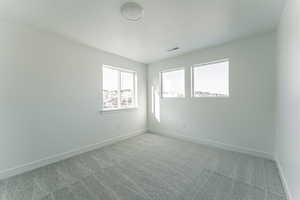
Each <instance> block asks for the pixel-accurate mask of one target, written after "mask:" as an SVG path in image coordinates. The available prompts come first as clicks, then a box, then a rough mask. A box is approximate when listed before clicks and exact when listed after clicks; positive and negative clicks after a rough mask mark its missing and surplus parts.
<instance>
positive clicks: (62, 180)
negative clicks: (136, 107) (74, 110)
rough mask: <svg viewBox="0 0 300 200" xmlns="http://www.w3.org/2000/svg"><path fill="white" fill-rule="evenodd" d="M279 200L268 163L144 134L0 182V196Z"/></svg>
mask: <svg viewBox="0 0 300 200" xmlns="http://www.w3.org/2000/svg"><path fill="white" fill-rule="evenodd" d="M19 199H20V200H29V199H30V200H42V199H43V200H71V199H72V200H151V199H153V200H154V199H155V200H167V199H168V200H284V199H286V198H285V194H284V191H283V187H282V184H281V181H280V177H279V173H278V170H277V168H276V164H275V163H274V162H273V161H270V160H265V159H262V158H257V157H252V156H249V155H244V154H239V153H235V152H229V151H224V150H220V149H214V148H209V147H206V146H202V145H196V144H192V143H188V142H183V141H180V140H176V139H171V138H166V137H162V136H157V135H152V134H145V135H141V136H137V137H134V138H131V139H128V140H126V141H123V142H120V143H117V144H114V145H111V146H107V147H104V148H102V149H99V150H96V151H92V152H89V153H85V154H82V155H80V156H76V157H73V158H71V159H68V160H65V161H62V162H58V163H55V164H52V165H49V166H46V167H43V168H40V169H37V170H34V171H32V172H28V173H25V174H22V175H19V176H16V177H13V178H10V179H7V180H3V181H0V200H19Z"/></svg>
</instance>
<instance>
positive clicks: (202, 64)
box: [191, 58, 230, 99]
mask: <svg viewBox="0 0 300 200" xmlns="http://www.w3.org/2000/svg"><path fill="white" fill-rule="evenodd" d="M223 62H228V95H226V96H200V97H197V96H195V95H194V79H195V77H194V68H196V67H201V66H206V65H212V64H217V63H223ZM229 68H230V59H229V58H223V59H219V60H213V61H210V62H205V63H200V64H194V65H192V66H191V98H195V99H198V98H230V87H229V86H230V71H229Z"/></svg>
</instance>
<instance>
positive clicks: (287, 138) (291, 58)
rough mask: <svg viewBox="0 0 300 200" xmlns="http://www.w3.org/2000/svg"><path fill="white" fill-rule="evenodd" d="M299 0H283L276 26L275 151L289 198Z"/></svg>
mask: <svg viewBox="0 0 300 200" xmlns="http://www.w3.org/2000/svg"><path fill="white" fill-rule="evenodd" d="M299 19H300V1H299V0H287V1H286V8H285V10H284V13H283V16H282V18H281V23H280V25H279V28H278V58H279V59H278V93H277V98H278V102H277V125H278V126H277V137H276V138H277V142H276V155H277V159H278V160H279V163H280V165H281V168H282V171H283V175H284V177H285V179H286V182H287V184H288V188H289V189H290V192H291V195H292V196H293V199H295V200H296V199H300V157H299V153H300V127H299V122H300V65H299V58H300V26H299Z"/></svg>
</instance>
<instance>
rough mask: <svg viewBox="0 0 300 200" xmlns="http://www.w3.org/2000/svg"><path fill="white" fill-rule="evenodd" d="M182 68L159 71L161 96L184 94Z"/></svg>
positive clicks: (173, 96) (169, 96)
mask: <svg viewBox="0 0 300 200" xmlns="http://www.w3.org/2000/svg"><path fill="white" fill-rule="evenodd" d="M184 87H185V84H184V69H177V70H172V71H165V72H161V90H162V97H163V98H166V97H167V98H176V97H184V96H185V89H184Z"/></svg>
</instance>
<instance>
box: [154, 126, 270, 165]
mask: <svg viewBox="0 0 300 200" xmlns="http://www.w3.org/2000/svg"><path fill="white" fill-rule="evenodd" d="M150 133H154V134H158V135H162V136H167V137H172V138H176V139H180V140H184V141H187V142H192V143H195V144H201V145H206V146H212V147H215V148H219V149H224V150H227V151H235V152H239V153H244V154H248V155H252V156H256V157H261V158H266V159H269V160H274V156H273V155H271V154H270V153H267V152H263V151H257V150H254V149H250V148H244V147H240V146H235V145H231V144H225V143H222V142H219V141H214V140H209V139H199V138H195V137H190V136H184V135H181V134H173V133H167V132H155V131H154V132H153V131H151V130H150Z"/></svg>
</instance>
